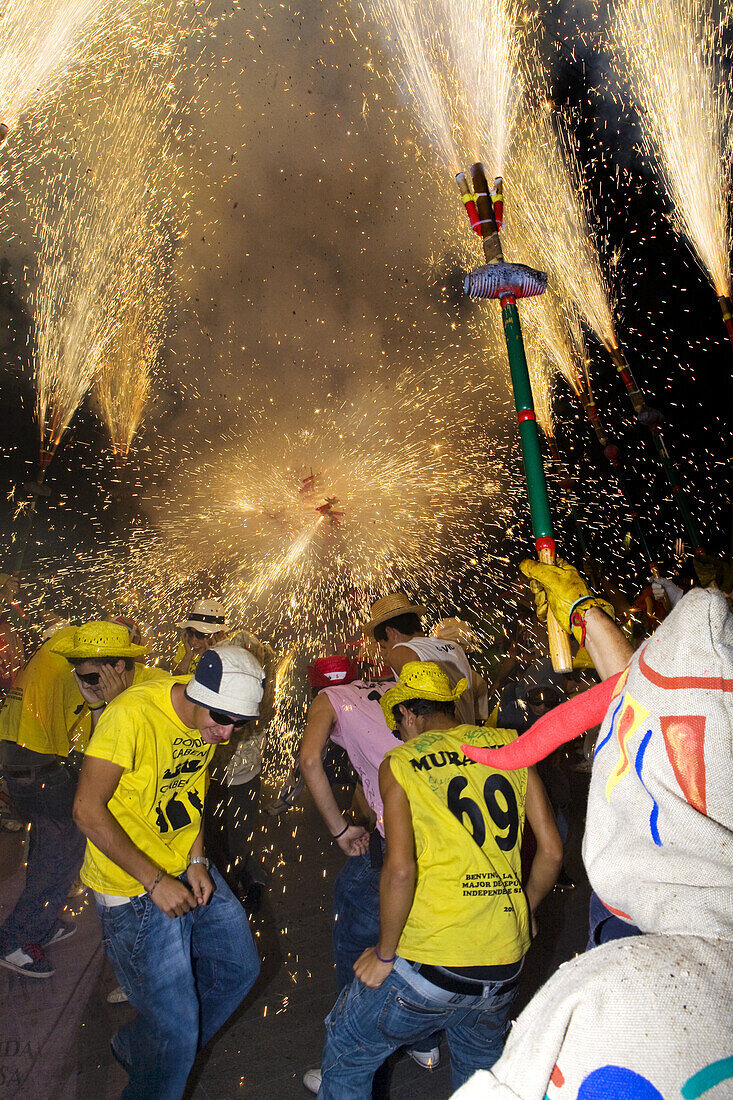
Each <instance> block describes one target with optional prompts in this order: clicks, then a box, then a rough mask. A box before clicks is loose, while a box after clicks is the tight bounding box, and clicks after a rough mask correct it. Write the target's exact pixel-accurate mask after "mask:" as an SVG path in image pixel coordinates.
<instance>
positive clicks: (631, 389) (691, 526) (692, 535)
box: [609, 347, 702, 550]
mask: <svg viewBox="0 0 733 1100" xmlns="http://www.w3.org/2000/svg"><path fill="white" fill-rule="evenodd" d="M609 355H610V356H611V359H612V360H613V362H614V363H615V364H616V369H617V370H618V372H619V374H620V375H621V379H622V381H623V383H624V385H625V386H626V389H627V391H628V394H629V398H630V399H631V403H632V405H633V406H634V410H635V412H636V414H637V416H638V417H639V420H641V422H642V423H643V424H646V426H647V427H648V429H649V431H650V432H651V436H652V442H653V443H654V447H655V448H656V451H657V454H658V455H659V460H660V462H661V464H662V469H663V470H664V472H665V474H666V475H667V480H668V481H669V484H670V486H671V488H672V497H673V499H674V502H675V504H676V505H677V510H678V512H679V513H680V517H681V519H682V523H683V526H684V528H685V531H686V532H687V537H688V538H689V540H690V542H691V544H692V548H693V550H700V549H702V541H701V539H700V535H699V534H698V531H697V526H696V524H695V521H694V519H693V518H692V513H691V512H690V509H689V508H688V507H687V502H686V501H685V498H684V494H683V492H682V486H681V485H680V482H679V478H678V476H677V471H676V469H675V467H674V464H673V462H672V459H671V458H670V457H669V452H668V451H667V448H666V447H665V445H664V438H663V436H662V433H661V431H660V425H661V416H660V414H659V413H657V412H656V410H652V409H650V408H649V406H648V405H647V403H646V401H645V400H644V395H643V394H642V392H641V390H640V389H639V387H638V385H637V384H636V380H635V378H634V376H633V374H632V373H631V371H630V369H629V366H628V363H627V362H626V360H625V358H624V355H623V352H622V351H621V349H620V348H619V347H615V348H609Z"/></svg>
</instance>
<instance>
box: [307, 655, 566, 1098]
mask: <svg viewBox="0 0 733 1100" xmlns="http://www.w3.org/2000/svg"><path fill="white" fill-rule="evenodd" d="M465 686H466V681H465V680H459V682H458V683H457V684H456V686H455V688H451V685H450V681H449V680H448V677H447V675H446V674H445V672H443V671H442V670H441V669H440V668H439V667H438V665H436V664H434V663H432V662H427V661H410V662H408V663H407V664H405V665H404V666H403V667H402V670H401V672H400V677H399V680H398V682H397V684H396V685H395V686H394V687H393V688H391V689H390V690H389V691H387V692H385V694H384V695H383V696H382V699H381V700H380V704H381V707H382V710H383V711H384V716H385V718H386V720H387V724H388V725H389V726H390V728H391V729H396V730H397V732H398V734H399V736H400V737H401V739H402V740H403V741H404V742H406V743H405V744H404V745H402V746H401V747H399V748H397V749H392V750H391V752H389V753H387V755H386V757H385V759H384V762H383V763H382V765H381V767H380V770H379V787H380V791H381V794H382V799H383V802H384V829H385V844H386V855H385V861H384V866H383V868H382V876H381V880H380V933H379V940H378V942H377V944H376V946H375V947H371V948H368V949H367V950H366V951H364V953H363V954H362V955H361V957H360V958H359V959H358V960H357V962H356V963H355V965H354V973H355V975H356V980H355V981H354V982H352V983H351V985H350V986H349V987H348V988H347V989H345V990H344V991H343V992H342V994H341V996H340V997H339V1000H338V1001H337V1002H336V1004H335V1006H334V1008H333V1010H332V1011H331V1013H330V1014H329V1016H328V1018H327V1020H326V1032H327V1035H326V1045H325V1048H324V1052H323V1059H322V1061H321V1068H322V1071H323V1076H322V1081H321V1090H320V1092H319V1094H318V1095H319V1098H320V1100H342V1097H344V1096H345V1095H347V1094H348V1096H349V1097H351V1098H352V1100H362V1098H363V1100H369V1097H371V1089H372V1078H373V1076H374V1072H375V1070H376V1069H377V1068H378V1067H379V1066H380V1065H381V1063H382V1062H383V1061H384V1060H385V1059H386V1058H387V1057H388V1056H389V1055H390V1054H391V1053H392V1052H393V1051H394V1050H397V1049H398V1048H399V1047H401V1046H403V1045H404V1044H409V1043H414V1042H415V1041H417V1040H419V1039H423V1038H425V1037H426V1036H428V1035H429V1034H431V1033H432V1032H435V1031H439V1030H442V1029H445V1031H446V1033H447V1037H448V1045H449V1047H450V1055H451V1077H452V1083H453V1087H454V1088H458V1087H459V1086H460V1085H461V1084H463V1082H464V1081H466V1080H468V1078H469V1077H470V1076H471V1074H472V1073H473V1072H474V1071H475V1070H477V1069H489V1068H490V1067H491V1066H492V1065H493V1063H494V1062H495V1061H496V1059H497V1058H498V1057H499V1055H500V1054H501V1051H502V1048H503V1045H504V1033H505V1031H506V1028H507V1026H508V1021H509V1014H510V1012H511V1007H512V1004H513V1001H514V997H515V995H516V991H517V986H518V983H519V976H520V973H521V969H522V963H523V960H524V955H525V953H526V951H527V948H528V947H529V940H530V925H531V924H533V923H534V912H535V909H536V908H537V906H538V905H539V903H540V901H541V900H542V899H543V898H544V897H545V895H546V894H547V893H548V891H549V890H550V889H551V888H552V886H553V884H554V883H555V881H556V879H557V875H558V872H559V869H560V866H561V862H562V842H561V840H560V836H559V834H558V832H557V828H556V826H555V820H554V817H553V814H552V808H551V806H550V803H549V800H548V798H547V795H546V794H545V791H544V788H543V786H542V783H541V781H540V779H539V777H538V776H537V774H536V772H535V771H534V769H533V768H529V769H523V770H521V771H515V772H500V771H498V770H497V769H495V768H491V767H487V766H484V765H476V764H475V763H474V762H473V761H472V760H470V759H469V758H468V757H467V756H465V754H464V752H463V749H462V745H463V744H465V743H469V744H472V745H473V744H476V745H481V746H483V747H490V746H499V745H505V744H508V743H509V742H510V741H513V740H514V739H515V737H516V734H515V733H514V731H512V730H499V729H493V728H489V727H484V728H482V729H479V728H478V727H475V726H466V725H458V723H457V720H456V716H455V710H454V704H455V700H456V699H457V698H458V697H459V696H460V695H461V693H462V692H463V690H464V689H465ZM525 812H526V817H527V820H528V821H529V823H530V825H531V826H532V829H533V831H534V834H535V837H536V839H537V853H536V855H535V858H534V860H533V863H532V869H531V872H530V875H529V879H528V880H527V883H526V886H525V887H524V889H523V888H522V881H521V859H520V849H521V844H522V833H523V829H524V820H525Z"/></svg>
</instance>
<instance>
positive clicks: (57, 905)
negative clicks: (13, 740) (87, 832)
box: [0, 752, 86, 955]
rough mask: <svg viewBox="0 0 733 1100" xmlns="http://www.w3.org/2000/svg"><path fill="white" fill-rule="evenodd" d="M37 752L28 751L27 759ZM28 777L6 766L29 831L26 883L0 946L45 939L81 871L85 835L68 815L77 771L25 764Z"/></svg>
mask: <svg viewBox="0 0 733 1100" xmlns="http://www.w3.org/2000/svg"><path fill="white" fill-rule="evenodd" d="M33 756H37V754H36V753H30V752H29V753H28V757H29V760H30V759H32V757H33ZM29 771H31V772H32V773H33V774H32V775H31V776H29V777H26V778H19V777H18V776H16V775H14V774H13V772H12V770H11V769H9V768H8V769H5V770H4V775H5V779H6V781H7V784H8V791H9V793H10V797H11V798H12V800H13V805H14V806H15V809H16V810H17V812H18V813H19V815H20V816H21V817H22V818H24V819H25V820H26V821H30V824H31V835H30V848H29V852H28V864H27V866H26V873H25V887H24V889H23V893H22V894H21V895H20V897H19V898H18V901H17V902H16V905H15V908H14V909H13V911H12V913H11V914H10V916H9V917H8V919H7V920H6V921H5V923H4V924H3V926H2V928H0V951H1V952H2V954H4V955H7V954H8V953H9V952H11V951H13V950H15V948H17V947H21V946H23V945H24V944H30V943H40V944H42V943H43V942H44V940H46V939H47V938H48V936H49V933H50V932H51V929H52V928H53V926H54V924H55V923H56V918H57V917H58V915H59V913H60V911H61V909H62V908H63V906H64V902H65V901H66V896H67V894H68V893H69V888H70V887H71V884H72V883H73V881H74V879H75V878H76V876H77V874H78V873H79V868H80V867H81V864H82V860H83V858H84V849H85V847H86V837H85V836H84V835H83V834H82V833H81V832H80V831H79V829H77V827H76V825H75V824H74V819H73V817H72V809H73V806H74V795H75V793H76V783H77V774H76V772H75V771H74V770H73V769H72V768H71V767H69V766H68V765H65V764H57V765H53V764H52V765H49V766H47V767H44V768H38V769H35V768H32V767H31V768H29Z"/></svg>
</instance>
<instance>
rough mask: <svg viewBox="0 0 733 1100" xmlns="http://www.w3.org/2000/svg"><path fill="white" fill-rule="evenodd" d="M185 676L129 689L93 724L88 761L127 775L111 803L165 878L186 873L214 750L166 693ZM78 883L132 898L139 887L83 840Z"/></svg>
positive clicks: (131, 837)
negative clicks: (116, 767)
mask: <svg viewBox="0 0 733 1100" xmlns="http://www.w3.org/2000/svg"><path fill="white" fill-rule="evenodd" d="M188 679H189V677H188V676H185V677H175V678H173V677H169V678H167V679H166V680H153V681H151V682H149V683H146V684H140V685H138V686H135V687H131V688H128V689H127V691H125V692H123V694H122V695H120V696H119V697H118V698H117V699H113V700H112V702H111V703H110V704H109V706H108V707H107V708H106V710H105V712H104V714H103V715H102V717H101V718H100V719H99V722H98V723H97V728H96V729H95V731H94V733H93V734H92V738H91V740H90V742H89V745H88V747H87V751H86V755H87V756H92V757H95V758H97V759H99V760H109V761H111V762H112V763H113V764H119V765H120V766H121V767H122V768H124V771H123V773H122V776H121V778H120V782H119V784H118V786H117V789H116V790H115V793H114V794H113V795H112V798H111V799H110V801H109V803H108V805H109V809H110V812H111V813H112V815H113V817H115V818H116V819H117V821H118V822H119V824H120V825H121V826H122V828H123V829H124V830H125V832H126V833H127V835H128V836H129V838H130V840H131V841H132V842H133V844H135V845H136V846H137V847H138V848H139V849H140V851H142V852H144V853H145V854H146V855H147V856H149V857H150V859H152V860H153V862H154V863H157V865H158V866H159V867H162V868H163V870H164V871H166V872H167V873H168V874H170V875H180V874H181V873H182V872H183V871H185V869H186V865H187V863H188V854H189V852H190V850H191V845H192V844H193V842H194V840H195V839H196V837H197V836H198V833H199V829H200V827H201V815H202V813H203V808H204V795H205V793H206V782H207V767H208V764H209V761H210V760H211V757H212V756H213V754H214V749H215V747H216V746H215V745H207V744H205V743H204V742H203V741H202V740H201V737H200V736H199V733H198V730H193V729H189V728H188V726H184V724H183V722H181V720H180V718H178V716H177V714H176V712H175V711H174V709H173V704H172V702H171V688H172V687H173V684H174V683H186V682H187V681H188ZM81 879H82V882H84V883H86V885H87V886H91V887H92V889H93V890H97V891H98V892H99V893H102V894H117V895H119V896H121V897H133V896H134V895H136V894H140V893H142V892H143V889H144V887H143V886H142V884H141V883H139V882H137V881H136V880H135V879H134V878H133V877H132V875H129V874H128V873H127V872H126V871H123V870H122V868H121V867H118V866H117V864H116V863H113V862H112V860H111V859H109V858H108V857H107V856H105V855H104V854H103V853H102V852H100V850H99V849H98V848H96V847H95V846H94V844H92V842H91V841H87V848H86V854H85V856H84V864H83V866H82V869H81Z"/></svg>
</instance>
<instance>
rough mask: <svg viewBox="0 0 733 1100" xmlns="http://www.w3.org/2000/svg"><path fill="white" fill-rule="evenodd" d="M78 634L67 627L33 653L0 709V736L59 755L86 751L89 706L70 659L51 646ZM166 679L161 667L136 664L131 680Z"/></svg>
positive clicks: (89, 730) (27, 746) (31, 748)
mask: <svg viewBox="0 0 733 1100" xmlns="http://www.w3.org/2000/svg"><path fill="white" fill-rule="evenodd" d="M75 632H76V627H75V626H67V627H64V628H63V629H62V630H59V631H57V632H56V633H55V634H54V635H53V636H52V637H51V638H49V639H48V641H47V642H44V644H43V645H42V646H41V648H40V649H39V650H38V652H37V653H35V654H34V655H33V657H31V659H30V661H29V662H28V664H27V665H26V667H25V668H24V669H23V671H22V672H21V673H20V675H19V677H18V679H17V680H16V682H15V686H14V687H13V690H12V691H11V692H9V693H8V695H7V697H6V699H5V701H4V703H3V708H2V711H0V740H3V741H14V742H15V743H16V744H18V745H21V746H22V747H23V748H26V749H30V750H31V751H32V752H42V753H53V754H54V755H56V756H68V755H69V752H70V750H71V749H75V750H76V751H77V752H84V749H85V748H86V746H87V742H88V741H89V735H90V732H91V715H90V713H89V706H88V704H87V703H86V701H85V699H84V697H83V696H82V694H81V692H80V691H79V687H78V684H77V682H76V679H75V678H74V670H73V669H72V667H71V665H70V664H69V662H68V661H67V660H66V658H65V657H63V656H62V655H61V654H60V653H54V652H53V650H52V649H51V646H55V645H56V644H57V642H58V641H60V640H61V639H62V638H64V637H71V636H73V634H74V633H75ZM167 677H168V673H167V672H164V671H163V670H162V669H160V668H148V667H147V666H146V665H141V664H138V663H137V662H136V663H135V670H134V676H133V681H132V682H133V684H138V683H143V682H144V681H145V680H155V679H163V678H167Z"/></svg>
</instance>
